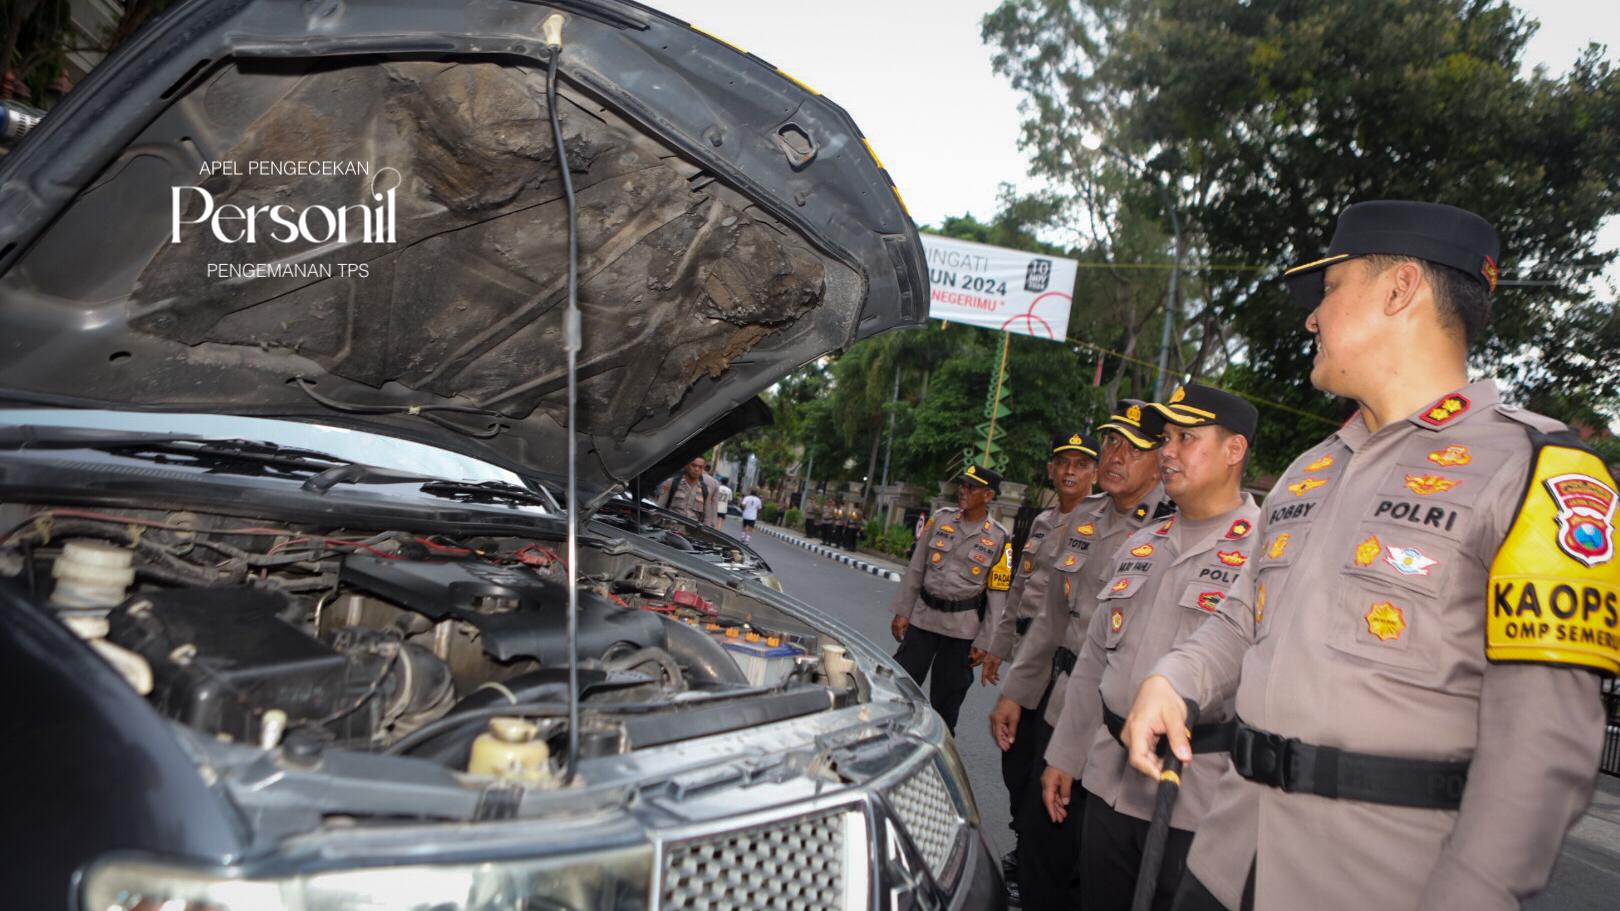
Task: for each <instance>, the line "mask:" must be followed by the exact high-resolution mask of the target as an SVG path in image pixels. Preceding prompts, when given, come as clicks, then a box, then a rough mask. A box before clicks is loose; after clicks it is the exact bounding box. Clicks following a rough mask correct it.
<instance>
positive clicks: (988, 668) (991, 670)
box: [979, 652, 1001, 686]
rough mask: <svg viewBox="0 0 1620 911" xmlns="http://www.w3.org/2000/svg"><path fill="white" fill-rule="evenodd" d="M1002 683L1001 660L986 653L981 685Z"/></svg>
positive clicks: (980, 675)
mask: <svg viewBox="0 0 1620 911" xmlns="http://www.w3.org/2000/svg"><path fill="white" fill-rule="evenodd" d="M1000 682H1001V659H1000V658H997V657H996V656H995V655H992V654H990V653H989V652H985V653H984V669H983V670H982V671H980V672H979V685H980V686H984V685H986V684H990V683H1000Z"/></svg>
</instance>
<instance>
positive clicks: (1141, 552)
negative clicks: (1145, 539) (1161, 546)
mask: <svg viewBox="0 0 1620 911" xmlns="http://www.w3.org/2000/svg"><path fill="white" fill-rule="evenodd" d="M1131 556H1133V557H1151V556H1153V545H1152V544H1143V545H1141V546H1139V547H1133V548H1131Z"/></svg>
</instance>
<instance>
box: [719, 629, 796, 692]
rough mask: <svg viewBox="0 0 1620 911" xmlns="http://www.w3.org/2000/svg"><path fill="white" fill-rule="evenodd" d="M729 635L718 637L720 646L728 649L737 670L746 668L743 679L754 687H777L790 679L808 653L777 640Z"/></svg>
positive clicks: (759, 636)
mask: <svg viewBox="0 0 1620 911" xmlns="http://www.w3.org/2000/svg"><path fill="white" fill-rule="evenodd" d="M726 633H727V634H726V635H721V636H717V637H716V638H718V639H719V640H720V644H721V645H723V646H725V649H726V652H727V653H729V654H730V655H731V658H732V660H733V661H736V662H737V666H738V667H740V668H742V672H743V675H744V676H746V677H747V678H748V682H749V683H751V684H753V685H754V686H775V685H777V684H778V683H781V682H782V681H783V680H785V679H787V675H788V674H789V673H791V672H792V671H793V665H794V664H795V663H797V661H798V658H799V656H800V655H803V654H804V653H805V651H804V649H802V648H800V647H798V646H797V645H793V644H792V643H789V642H783V641H782V640H781V639H778V638H777V637H775V636H770V637H766V636H761V635H760V634H758V633H747V634H741V633H739V632H738V631H737V630H736V629H731V630H727V631H726Z"/></svg>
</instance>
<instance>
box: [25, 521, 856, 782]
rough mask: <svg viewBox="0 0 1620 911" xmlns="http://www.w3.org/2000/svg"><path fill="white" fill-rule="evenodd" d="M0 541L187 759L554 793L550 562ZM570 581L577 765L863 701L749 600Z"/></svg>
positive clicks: (557, 562) (504, 550) (197, 535)
mask: <svg viewBox="0 0 1620 911" xmlns="http://www.w3.org/2000/svg"><path fill="white" fill-rule="evenodd" d="M0 525H3V527H4V528H6V529H9V531H7V532H6V534H5V537H4V538H3V539H0V576H4V577H6V578H7V579H9V580H11V581H12V582H13V583H15V584H17V585H18V586H20V587H22V588H24V589H25V590H26V591H27V593H28V596H29V598H30V599H31V600H32V601H33V602H34V603H36V604H38V605H40V606H42V607H44V608H46V609H48V610H49V611H51V612H54V613H55V614H56V615H57V616H58V617H59V618H60V619H61V620H62V621H63V622H64V623H66V624H67V625H68V626H69V627H70V628H71V629H73V630H74V631H75V632H76V633H78V635H79V636H80V638H82V639H84V640H85V641H86V642H87V643H88V644H89V645H90V646H91V647H92V648H94V649H95V650H96V651H97V652H99V653H100V654H101V655H102V657H103V658H105V659H106V660H107V661H108V662H109V663H111V664H112V665H113V667H114V668H116V669H117V670H118V671H119V672H120V673H121V674H122V675H123V677H124V678H125V680H126V681H127V682H128V683H129V685H130V686H131V687H133V688H134V689H135V690H136V691H137V692H140V693H141V694H142V695H143V696H145V697H146V699H147V701H148V702H149V703H150V704H151V705H152V706H153V707H154V708H155V709H156V710H157V711H158V712H159V713H160V714H162V715H163V716H164V717H166V718H168V719H170V720H171V721H173V722H175V723H177V724H180V725H184V726H185V727H186V728H188V729H189V730H190V731H191V732H192V733H193V734H194V735H199V736H202V737H206V738H211V739H213V740H215V741H218V742H222V743H232V744H240V745H250V746H257V747H259V748H262V749H263V750H266V751H272V752H273V753H275V754H277V755H281V754H286V755H298V756H308V755H312V754H318V753H320V752H321V751H324V750H330V749H340V750H345V751H355V752H369V753H377V754H389V755H393V756H401V757H409V758H413V759H420V760H423V761H427V762H432V763H435V764H438V765H440V766H443V767H446V768H448V769H450V770H452V771H455V772H457V773H466V774H469V775H473V776H480V780H484V779H483V778H482V776H494V777H495V778H496V779H503V780H511V781H514V782H518V783H522V784H525V785H527V786H530V787H545V786H547V785H549V784H552V783H554V782H556V781H557V770H558V767H559V757H560V756H561V754H562V753H563V752H564V751H565V749H566V742H567V738H566V722H567V712H566V706H567V701H568V694H569V693H568V679H569V677H568V663H569V662H568V648H567V644H568V640H567V620H568V616H567V614H568V608H567V605H568V589H567V572H566V567H565V566H564V564H563V561H562V558H561V557H560V556H559V552H560V551H561V550H562V548H561V545H560V544H559V543H558V542H555V541H551V540H547V539H544V538H541V537H538V536H536V537H517V536H489V535H474V536H466V537H456V538H451V537H447V536H443V535H426V534H420V533H417V532H413V531H407V530H389V531H381V532H378V531H372V530H355V529H346V528H312V527H278V526H276V525H273V524H263V523H262V521H261V520H258V519H244V518H238V517H233V516H226V515H218V514H209V513H202V512H189V511H182V512H176V511H164V510H153V509H125V510H119V511H116V512H101V511H93V510H87V509H82V508H77V507H66V506H63V507H49V506H36V505H21V504H7V505H4V506H0ZM604 530H610V529H604ZM579 564H580V565H579V567H578V578H579V591H578V605H579V608H578V615H577V616H578V654H579V659H580V660H579V671H578V674H579V678H578V679H579V691H580V700H581V701H580V706H581V724H580V731H579V735H580V736H579V744H580V753H581V756H582V757H586V758H588V757H598V756H611V755H617V754H624V753H629V752H632V751H634V750H636V749H641V748H645V747H650V746H656V745H659V744H665V743H672V742H676V741H680V740H685V739H691V738H694V737H699V736H704V735H706V734H714V733H721V732H724V731H728V730H737V729H740V728H743V727H750V726H755V725H759V724H763V723H769V722H772V721H778V720H784V719H787V718H792V717H797V716H801V715H805V714H809V713H813V712H818V711H825V710H827V709H831V708H837V707H841V706H844V705H848V704H850V703H852V702H855V701H858V699H859V696H858V691H859V687H860V681H859V679H858V675H857V673H856V672H855V670H854V665H853V663H852V662H850V661H849V659H848V658H847V657H846V656H845V650H844V648H843V646H842V644H841V643H838V642H836V641H833V640H831V639H829V638H828V637H827V636H826V635H825V634H823V633H819V632H817V631H816V630H814V629H812V628H810V627H809V626H807V625H805V624H804V623H802V622H801V621H799V620H798V619H797V618H794V617H792V616H789V615H787V614H786V613H784V612H783V611H781V610H780V609H778V608H776V607H774V606H771V605H769V604H767V603H765V602H763V601H760V600H758V599H755V598H753V597H751V596H749V595H748V594H747V593H746V592H745V591H742V590H740V589H741V588H742V586H741V585H740V583H737V582H729V583H725V584H719V583H715V582H712V581H709V580H708V579H706V578H702V577H699V576H696V575H693V574H691V573H688V572H686V571H684V570H682V569H681V568H679V567H677V566H675V565H673V564H672V563H670V562H665V561H662V560H659V559H657V558H656V556H653V557H649V556H647V553H646V552H644V551H643V550H642V549H640V548H638V547H636V546H635V544H634V543H633V539H628V538H623V537H613V538H599V537H591V538H590V539H589V541H588V542H582V546H581V547H580V548H579Z"/></svg>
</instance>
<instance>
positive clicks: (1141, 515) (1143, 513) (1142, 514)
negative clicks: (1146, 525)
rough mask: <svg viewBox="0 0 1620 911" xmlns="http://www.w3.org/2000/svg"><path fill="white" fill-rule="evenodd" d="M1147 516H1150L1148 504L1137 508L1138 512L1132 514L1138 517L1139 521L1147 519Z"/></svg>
mask: <svg viewBox="0 0 1620 911" xmlns="http://www.w3.org/2000/svg"><path fill="white" fill-rule="evenodd" d="M1147 514H1148V508H1147V506H1146V504H1144V505H1142V506H1138V507H1136V511H1135V512H1133V513H1131V515H1133V516H1135V517H1137V518H1138V519H1145V518H1147Z"/></svg>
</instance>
